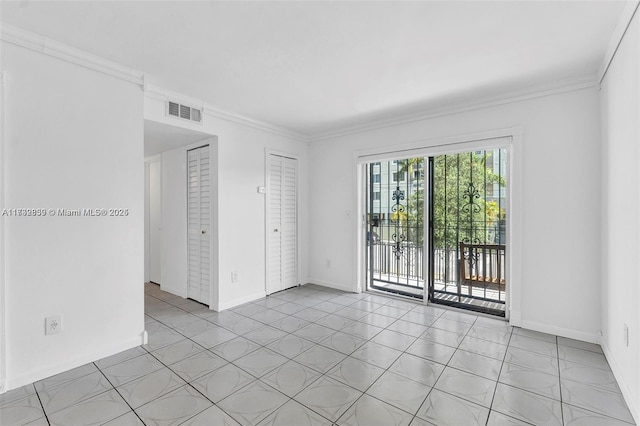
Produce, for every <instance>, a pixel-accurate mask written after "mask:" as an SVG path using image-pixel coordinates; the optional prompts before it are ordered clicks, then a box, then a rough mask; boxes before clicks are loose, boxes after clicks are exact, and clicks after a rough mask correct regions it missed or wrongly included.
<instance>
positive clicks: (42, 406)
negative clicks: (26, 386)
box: [31, 383, 51, 425]
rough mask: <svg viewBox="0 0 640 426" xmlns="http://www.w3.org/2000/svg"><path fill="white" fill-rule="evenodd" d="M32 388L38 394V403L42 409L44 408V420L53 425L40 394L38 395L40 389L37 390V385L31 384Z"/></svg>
mask: <svg viewBox="0 0 640 426" xmlns="http://www.w3.org/2000/svg"><path fill="white" fill-rule="evenodd" d="M31 386H33V390H34V391H35V392H36V396H37V397H38V402H39V403H40V407H41V408H42V414H44V419H45V420H46V421H47V424H48V425H51V422H50V421H49V415H47V412H46V410H45V409H44V404H43V403H42V399H41V398H40V394H39V393H38V389H36V386H35V384H33V383H32V384H31Z"/></svg>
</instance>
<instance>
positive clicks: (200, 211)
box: [187, 146, 211, 305]
mask: <svg viewBox="0 0 640 426" xmlns="http://www.w3.org/2000/svg"><path fill="white" fill-rule="evenodd" d="M187 160H188V164H187V166H188V179H187V180H188V186H187V203H188V208H187V213H188V232H189V235H188V247H189V249H188V250H189V251H188V267H189V272H188V278H187V297H189V298H191V299H194V300H197V301H198V302H202V303H204V304H207V305H208V304H209V288H210V286H211V280H210V274H211V257H210V253H211V251H210V247H211V246H210V224H211V197H210V186H209V182H210V179H209V147H208V146H205V147H202V148H197V149H192V150H190V151H188V153H187Z"/></svg>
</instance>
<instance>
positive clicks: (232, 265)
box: [144, 96, 309, 310]
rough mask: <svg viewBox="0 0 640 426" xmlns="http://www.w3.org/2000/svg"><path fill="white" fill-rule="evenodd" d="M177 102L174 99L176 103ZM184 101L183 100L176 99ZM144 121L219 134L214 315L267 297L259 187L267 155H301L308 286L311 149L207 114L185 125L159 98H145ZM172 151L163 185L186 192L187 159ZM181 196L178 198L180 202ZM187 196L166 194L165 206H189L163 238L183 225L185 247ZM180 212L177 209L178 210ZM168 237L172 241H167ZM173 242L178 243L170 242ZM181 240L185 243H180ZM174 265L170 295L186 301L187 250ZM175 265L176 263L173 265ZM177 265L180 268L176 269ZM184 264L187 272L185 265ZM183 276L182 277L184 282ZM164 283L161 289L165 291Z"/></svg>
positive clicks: (166, 156) (303, 276)
mask: <svg viewBox="0 0 640 426" xmlns="http://www.w3.org/2000/svg"><path fill="white" fill-rule="evenodd" d="M172 99H175V98H172ZM177 100H178V101H180V99H177ZM144 114H145V118H146V119H149V120H153V121H157V122H161V123H166V124H170V125H174V126H181V127H185V128H190V129H193V130H196V131H199V132H204V133H209V134H211V135H215V136H216V139H217V153H215V154H216V155H217V160H215V159H212V160H211V161H212V167H214V165H213V164H214V163H215V164H217V173H218V198H217V200H218V202H217V209H218V211H217V214H218V227H219V229H218V247H219V252H218V255H217V262H218V265H219V268H218V276H217V277H216V282H217V283H218V289H217V292H216V289H215V288H214V292H215V293H216V295H217V297H218V300H217V303H213V304H212V306H211V307H212V308H213V309H216V310H222V309H227V308H229V307H233V306H236V305H239V304H241V303H245V302H248V301H250V300H254V299H257V298H259V297H262V296H264V295H265V279H266V278H265V277H266V275H265V270H266V265H265V195H264V194H259V193H258V191H257V188H258V186H265V185H266V181H265V150H266V149H271V150H277V151H282V152H287V153H290V154H295V155H298V156H299V158H300V170H301V182H300V194H301V200H300V211H299V230H300V240H299V241H300V244H299V259H300V267H299V269H300V272H299V278H300V279H299V282H300V283H301V284H304V283H306V282H307V281H308V267H307V259H308V246H309V242H308V241H309V240H308V232H307V229H308V202H309V193H308V182H307V177H306V176H307V173H306V172H305V171H306V170H307V168H308V155H307V153H308V145H307V143H305V142H301V141H299V140H297V139H296V138H294V137H288V136H283V135H280V134H277V133H274V132H269V131H266V130H262V129H258V128H254V127H251V126H248V125H244V124H239V123H236V122H233V121H229V120H225V119H222V118H218V117H215V116H212V115H209V114H206V113H205V115H204V118H203V124H202V125H199V124H192V123H189V122H186V121H184V120H179V119H175V118H172V117H167V116H166V115H165V104H164V101H163V99H162V98H161V97H158V96H145V112H144ZM176 152H178V150H174V151H171V152H166V153H163V186H164V185H167V184H168V180H167V179H171V180H172V181H173V182H174V183H175V185H182V186H183V187H184V188H186V172H184V171H182V172H180V173H184V177H183V176H182V174H180V173H179V172H178V169H177V167H178V165H179V164H180V165H181V167H185V166H186V160H185V159H184V158H180V159H179V158H177V157H176V155H178V154H176ZM169 161H170V162H171V164H173V166H171V169H172V170H173V171H172V172H171V173H172V174H173V175H172V177H171V178H170V177H169V176H168V175H167V173H168V171H167V172H165V169H166V165H167V162H169ZM176 197H178V198H176ZM182 198H183V196H182V194H181V193H178V192H177V191H176V192H174V193H173V198H172V196H169V198H167V192H166V191H164V190H163V204H164V203H166V204H167V205H175V206H180V205H182V206H185V209H184V212H183V213H184V218H183V217H182V214H183V213H178V212H177V211H176V212H175V213H176V215H175V220H173V219H172V220H170V219H169V218H167V217H164V218H163V234H168V233H169V232H170V231H169V229H168V228H167V227H168V226H172V225H171V224H172V223H173V224H176V226H182V225H177V224H178V223H183V222H184V224H185V225H184V232H182V231H178V229H177V228H176V232H180V233H181V234H180V236H178V235H176V236H175V238H182V236H183V237H184V239H185V241H184V244H185V248H186V193H185V195H184V202H183V199H182ZM176 208H177V207H176ZM167 238H169V237H168V236H167ZM172 241H174V240H173V239H172ZM179 241H181V240H179ZM170 262H173V263H174V265H173V267H174V268H175V270H176V275H175V277H174V278H173V279H172V280H171V283H168V284H167V290H168V291H171V292H173V293H175V294H179V295H181V296H184V295H185V294H186V250H185V254H184V257H182V256H181V255H179V253H174V255H171V256H170V257H167V258H165V260H164V261H163V265H166V264H168V263H170ZM175 262H177V263H175ZM178 263H179V265H180V266H178ZM181 265H184V271H182V269H181V268H182V266H181ZM232 271H237V272H238V282H236V283H232V282H231V273H232ZM162 276H163V281H165V283H166V282H167V280H168V278H166V277H165V269H163V272H162ZM180 277H184V278H183V279H182V280H183V282H180V279H181V278H180ZM165 283H163V288H164V286H165Z"/></svg>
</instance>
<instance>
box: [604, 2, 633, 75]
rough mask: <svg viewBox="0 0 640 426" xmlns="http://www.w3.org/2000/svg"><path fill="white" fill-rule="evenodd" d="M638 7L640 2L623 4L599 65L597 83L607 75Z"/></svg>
mask: <svg viewBox="0 0 640 426" xmlns="http://www.w3.org/2000/svg"><path fill="white" fill-rule="evenodd" d="M639 5H640V0H635V1H628V2H626V3H625V5H624V9H623V10H622V13H621V14H620V18H619V19H618V24H617V25H616V28H615V30H613V34H612V35H611V39H610V40H609V45H608V47H607V53H606V54H605V55H604V58H603V59H602V64H601V65H600V70H599V71H598V82H599V83H602V80H604V77H605V75H606V74H607V70H608V69H609V65H611V62H612V61H613V58H614V57H615V56H616V52H617V51H618V46H620V43H622V39H623V38H624V35H625V34H626V32H627V28H629V25H631V21H632V20H633V17H634V15H635V14H636V11H637V10H638V6H639Z"/></svg>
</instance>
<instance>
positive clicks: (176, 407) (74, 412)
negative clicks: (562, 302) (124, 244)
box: [0, 284, 633, 426]
mask: <svg viewBox="0 0 640 426" xmlns="http://www.w3.org/2000/svg"><path fill="white" fill-rule="evenodd" d="M145 289H146V296H145V307H146V317H145V318H146V328H147V331H148V333H149V344H148V345H145V346H143V347H137V348H134V349H131V350H128V351H125V352H122V353H120V354H117V355H114V356H112V357H109V358H106V359H102V360H99V361H97V362H95V363H91V364H87V365H84V366H82V367H78V368H76V369H73V370H71V371H67V372H65V373H62V374H59V375H57V376H53V377H50V378H47V379H45V380H42V381H40V382H37V383H34V384H31V385H28V386H24V387H23V388H20V389H17V390H13V391H10V392H8V393H6V394H4V395H0V424H1V425H3V426H6V425H26V424H29V425H48V424H50V425H72V426H79V425H94V424H95V425H102V424H105V425H118V426H120V425H122V426H126V425H142V424H147V425H178V424H182V425H209V426H210V425H237V424H242V425H260V426H266V425H292V426H304V425H334V424H335V425H364V426H375V425H384V426H392V425H409V424H410V425H460V426H466V425H491V426H493V425H525V424H536V425H584V424H589V425H592V424H597V425H628V424H633V419H632V417H631V415H630V413H629V410H628V408H627V406H626V404H625V402H624V400H623V398H622V395H621V394H620V390H619V388H618V385H617V383H616V380H615V378H614V377H613V374H612V373H611V370H610V368H609V365H608V364H607V361H606V360H605V357H604V355H603V354H602V351H601V349H600V347H599V346H597V345H593V344H589V343H584V342H579V341H574V340H569V339H564V338H561V337H556V336H552V335H548V334H542V333H537V332H532V331H528V330H524V329H519V328H512V327H509V326H508V325H507V324H506V323H505V322H503V321H499V320H494V319H489V318H486V317H478V316H476V315H473V314H466V313H459V312H455V311H451V310H444V309H440V308H436V307H427V306H424V305H422V304H418V303H413V302H411V301H405V300H399V299H395V298H388V297H384V296H380V295H377V294H367V293H364V294H351V293H343V292H339V291H335V290H331V289H327V288H323V287H319V286H315V285H306V286H302V287H298V288H294V289H291V290H287V291H284V292H281V293H277V294H274V295H272V296H269V297H266V298H264V299H261V300H258V301H255V302H252V303H247V304H245V305H242V306H239V307H237V308H234V309H231V310H229V311H225V312H221V313H216V312H213V311H210V310H208V309H207V308H206V307H204V306H202V305H200V304H198V303H195V302H193V301H190V300H184V299H181V298H179V297H176V296H173V295H171V294H169V293H165V292H163V291H161V290H160V288H159V287H158V286H156V285H154V284H146V285H145Z"/></svg>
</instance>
